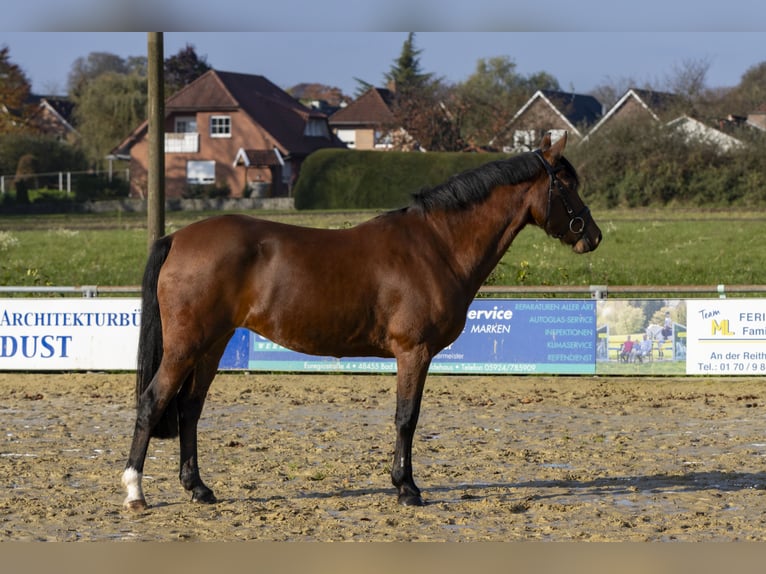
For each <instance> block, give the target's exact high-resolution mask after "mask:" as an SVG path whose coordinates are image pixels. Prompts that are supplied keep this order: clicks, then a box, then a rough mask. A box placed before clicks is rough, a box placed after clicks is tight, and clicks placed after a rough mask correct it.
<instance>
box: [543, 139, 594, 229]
mask: <svg viewBox="0 0 766 574" xmlns="http://www.w3.org/2000/svg"><path fill="white" fill-rule="evenodd" d="M533 153H534V154H535V155H536V156H537V157H538V158H540V161H541V162H542V164H543V167H544V168H545V171H547V172H548V177H549V178H550V184H549V185H548V208H547V209H546V212H545V227H544V229H545V231H546V232H547V233H548V235H550V236H552V237H554V238H555V239H560V238H561V237H562V236H563V235H564V234H563V233H561V234H558V235H556V234H554V233H552V232H551V230H550V229H548V225H549V223H550V218H551V203H552V202H553V186H554V185H555V186H556V189H558V197H559V199H561V203H563V204H564V208H565V209H566V210H567V215H569V231H571V232H572V233H574V234H575V235H576V236H577V237H578V239H579V238H580V237H582V236H583V235H584V234H585V216H586V215H588V214H589V213H590V209H588V206H587V205H583V207H582V209H581V210H580V211H579V212H578V213H575V211H574V209H573V208H572V206H571V205H570V203H569V201H568V199H567V193H568V190H567V188H566V187H565V186H564V184H562V183H561V181H559V179H558V178H557V177H556V173H557V172H559V171H561V170H562V169H564V166H563V165H559V166H558V167H556V168H554V167H552V166H551V164H549V163H548V162H547V161H546V159H545V158H544V157H543V152H542V151H541V150H539V149H536V150H535V151H534V152H533Z"/></svg>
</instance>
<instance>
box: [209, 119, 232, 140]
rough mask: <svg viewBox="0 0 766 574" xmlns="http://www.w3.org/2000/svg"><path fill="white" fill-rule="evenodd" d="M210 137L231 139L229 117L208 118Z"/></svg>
mask: <svg viewBox="0 0 766 574" xmlns="http://www.w3.org/2000/svg"><path fill="white" fill-rule="evenodd" d="M210 137H211V138H230V137H231V116H210Z"/></svg>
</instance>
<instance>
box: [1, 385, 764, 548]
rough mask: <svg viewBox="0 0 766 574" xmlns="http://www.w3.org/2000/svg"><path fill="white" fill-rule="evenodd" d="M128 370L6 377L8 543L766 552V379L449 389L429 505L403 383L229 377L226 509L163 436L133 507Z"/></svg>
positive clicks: (220, 389) (223, 479)
mask: <svg viewBox="0 0 766 574" xmlns="http://www.w3.org/2000/svg"><path fill="white" fill-rule="evenodd" d="M132 387H133V375H132V374H130V373H118V374H115V373H67V374H18V373H0V424H1V425H2V431H3V432H2V444H1V445H0V469H1V470H0V478H1V479H2V486H3V488H2V490H0V540H6V541H8V540H13V541H18V540H32V541H43V540H56V541H76V540H87V541H104V540H114V541H118V540H147V541H172V540H193V541H202V540H216V541H238V540H269V541H345V540H352V541H353V540H359V541H387V540H396V541H414V540H424V541H521V540H524V541H527V540H553V541H585V540H593V541H673V540H682V541H732V540H763V539H765V538H766V512H765V510H766V497H765V496H764V489H766V473H765V472H764V455H766V433H764V427H766V424H764V409H765V408H766V393H765V392H764V390H763V381H762V380H758V379H755V378H727V379H723V378H720V379H718V378H716V379H712V378H711V379H708V378H687V377H681V378H628V377H615V378H605V377H509V376H503V377H479V376H432V377H430V378H429V381H428V383H427V386H426V393H425V397H424V402H423V408H422V412H421V419H420V424H419V426H418V432H417V434H416V438H415V447H414V454H413V459H414V466H415V479H416V482H417V483H418V485H419V486H420V487H421V489H422V490H423V495H424V498H425V500H426V503H427V504H426V506H424V507H422V508H404V507H400V506H398V505H397V503H396V495H395V490H394V488H393V486H392V485H391V482H390V478H389V469H390V461H391V456H392V453H393V442H394V428H393V414H394V408H395V397H394V379H393V377H392V376H372V375H369V376H368V375H342V376H335V375H308V376H307V375H263V374H222V375H219V376H218V378H217V379H216V381H214V383H213V387H212V389H211V393H210V396H209V397H208V401H207V403H206V405H205V410H204V411H203V415H202V420H201V422H200V468H201V472H202V476H203V479H204V480H205V481H206V483H207V484H208V485H209V486H210V487H211V488H212V489H213V490H214V491H215V493H216V495H217V497H218V499H219V502H218V503H217V504H215V505H200V504H196V503H192V502H190V500H189V495H188V494H187V493H186V492H185V491H184V490H183V488H182V487H181V485H180V483H179V481H178V468H177V465H178V443H177V441H175V440H167V441H160V440H153V441H152V442H151V444H150V445H149V455H148V459H147V463H146V468H145V478H144V490H145V493H146V497H147V502H148V503H149V509H148V510H147V511H145V512H141V513H131V512H128V511H125V510H123V509H122V500H123V498H124V492H123V490H122V486H121V485H120V475H121V473H122V470H123V468H124V465H125V460H126V456H127V451H128V448H129V445H130V438H131V435H132V427H133V421H134V409H133V404H132V400H133V388H132Z"/></svg>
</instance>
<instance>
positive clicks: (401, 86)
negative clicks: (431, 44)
mask: <svg viewBox="0 0 766 574" xmlns="http://www.w3.org/2000/svg"><path fill="white" fill-rule="evenodd" d="M421 52H422V50H419V49H417V48H416V47H415V32H410V33H409V34H408V36H407V40H405V42H404V45H403V46H402V52H401V54H400V55H399V58H398V59H397V60H396V63H395V64H394V65H393V66H391V69H390V70H389V72H388V73H387V74H386V75H385V79H386V82H387V83H388V85H389V87H391V88H392V89H393V90H394V91H396V92H397V93H399V94H407V93H411V92H415V91H418V90H422V89H424V88H426V87H427V86H428V85H429V83H430V82H431V79H432V76H433V74H425V73H423V72H422V71H421V69H420V53H421Z"/></svg>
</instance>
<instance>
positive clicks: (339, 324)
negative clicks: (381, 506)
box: [122, 134, 601, 510]
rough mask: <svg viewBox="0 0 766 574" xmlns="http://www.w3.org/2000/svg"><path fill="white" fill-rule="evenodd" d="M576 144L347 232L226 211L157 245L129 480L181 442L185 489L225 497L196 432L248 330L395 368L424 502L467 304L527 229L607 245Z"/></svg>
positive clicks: (407, 466)
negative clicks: (435, 410) (155, 441)
mask: <svg viewBox="0 0 766 574" xmlns="http://www.w3.org/2000/svg"><path fill="white" fill-rule="evenodd" d="M566 139H567V138H566V135H564V136H563V137H561V138H559V140H557V141H556V142H555V143H553V144H552V143H551V137H550V134H546V135H545V136H544V137H543V139H542V141H541V144H540V148H539V149H538V150H535V151H534V152H526V153H522V154H519V155H516V156H513V157H510V158H508V159H504V160H499V161H494V162H489V163H487V164H485V165H483V166H481V167H478V168H476V169H473V170H469V171H466V172H463V173H461V174H458V175H454V176H452V177H450V178H449V179H448V180H447V181H446V182H444V183H442V184H440V185H438V186H436V187H434V188H432V189H429V190H422V191H420V192H418V193H416V194H415V195H414V197H413V201H412V203H411V205H409V206H407V207H405V208H402V209H398V210H395V211H390V212H387V213H383V214H381V215H379V216H377V217H375V218H373V219H371V220H369V221H367V222H364V223H361V224H359V225H357V226H356V227H352V228H349V229H336V230H328V229H313V228H305V227H298V226H294V225H288V224H284V223H277V222H273V221H267V220H261V219H256V218H252V217H248V216H244V215H222V216H216V217H211V218H208V219H205V220H201V221H199V222H196V223H192V224H190V225H188V226H186V227H184V228H182V229H180V230H178V231H176V232H175V233H172V234H170V235H167V236H165V237H162V238H160V239H158V240H157V241H156V242H155V243H154V244H153V247H152V249H151V250H150V254H149V257H148V260H147V264H146V269H145V272H144V277H143V282H142V315H141V327H140V337H139V346H138V365H137V370H136V373H137V376H136V402H137V408H136V422H135V430H134V434H133V441H132V444H131V446H130V453H129V455H128V460H127V464H126V466H125V470H124V472H123V474H122V483H123V485H124V487H125V489H126V490H127V497H126V499H125V502H124V506H125V507H126V508H129V509H132V510H143V509H145V508H146V507H147V504H146V499H145V497H144V493H143V489H142V486H141V482H142V474H143V469H144V461H145V458H146V453H147V449H148V446H149V440H150V438H151V437H158V438H172V437H176V436H178V437H179V442H180V472H179V478H180V481H181V484H182V485H183V487H184V488H185V489H186V490H187V491H190V492H191V497H192V500H193V501H197V502H202V503H213V502H216V497H215V495H214V494H213V491H212V490H211V489H210V488H208V487H207V486H206V485H205V484H204V482H203V481H202V479H201V478H200V473H199V466H198V460H197V422H198V420H199V418H200V414H201V412H202V407H203V404H204V402H205V397H206V395H207V392H208V388H209V387H210V384H211V382H212V380H213V378H214V376H215V374H216V371H217V369H218V362H219V360H220V358H221V356H222V354H223V352H224V349H225V347H226V344H227V342H228V341H229V339H230V337H231V336H232V334H233V333H234V331H235V329H236V328H238V327H245V328H248V329H250V330H252V331H254V332H255V333H258V334H260V335H262V336H264V337H266V338H268V339H270V340H271V341H273V342H275V343H278V344H279V345H282V346H284V347H287V348H289V349H292V350H294V351H299V352H302V353H308V354H313V355H324V356H334V357H351V356H376V357H389V358H390V357H393V358H395V359H396V366H397V374H396V414H395V426H396V442H395V446H394V461H393V466H392V469H391V480H392V482H393V484H394V486H395V487H396V489H397V491H398V501H399V503H400V504H402V505H418V506H419V505H422V504H423V499H422V497H421V492H420V489H419V488H418V487H417V486H416V485H415V482H414V480H413V477H412V442H413V435H414V433H415V427H416V425H417V422H418V415H419V413H420V405H421V398H422V394H423V387H424V384H425V380H426V374H427V372H428V368H429V365H430V363H431V359H432V358H433V357H434V356H435V355H436V354H437V353H439V352H440V351H441V350H442V349H443V348H444V347H446V346H447V345H449V344H450V343H452V342H453V341H454V340H455V339H456V338H457V337H458V335H459V334H460V333H461V331H462V329H463V326H464V324H465V320H466V313H467V311H468V306H469V305H470V303H471V302H472V300H473V298H474V296H475V295H476V293H477V291H478V289H479V287H480V286H481V285H482V283H483V282H484V280H485V279H486V278H487V276H488V275H489V273H490V272H491V271H492V269H493V268H494V267H495V265H496V264H497V263H498V262H499V261H500V258H501V257H502V256H503V254H504V253H505V251H506V250H507V249H508V247H509V246H510V245H511V242H512V241H513V240H514V238H515V237H516V235H517V234H518V233H519V232H520V231H521V230H522V229H523V228H524V227H525V226H526V225H527V224H533V225H537V226H539V227H541V228H542V229H544V230H545V231H546V232H547V234H548V235H550V236H552V237H554V238H557V239H559V240H560V241H561V242H563V243H564V244H567V245H570V246H571V247H572V248H573V250H574V251H575V252H576V253H586V252H588V251H592V250H593V249H595V248H596V247H597V246H598V244H599V242H600V241H601V231H600V230H599V228H598V226H597V225H596V224H595V222H594V221H593V218H592V217H591V214H590V210H589V209H588V207H587V206H586V205H585V204H584V202H583V201H582V199H581V198H580V196H579V195H578V190H577V188H578V179H577V174H576V172H575V169H574V168H573V167H572V165H571V164H570V163H569V162H568V161H567V160H566V159H565V158H564V157H563V155H562V153H563V151H564V147H565V145H566Z"/></svg>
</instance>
